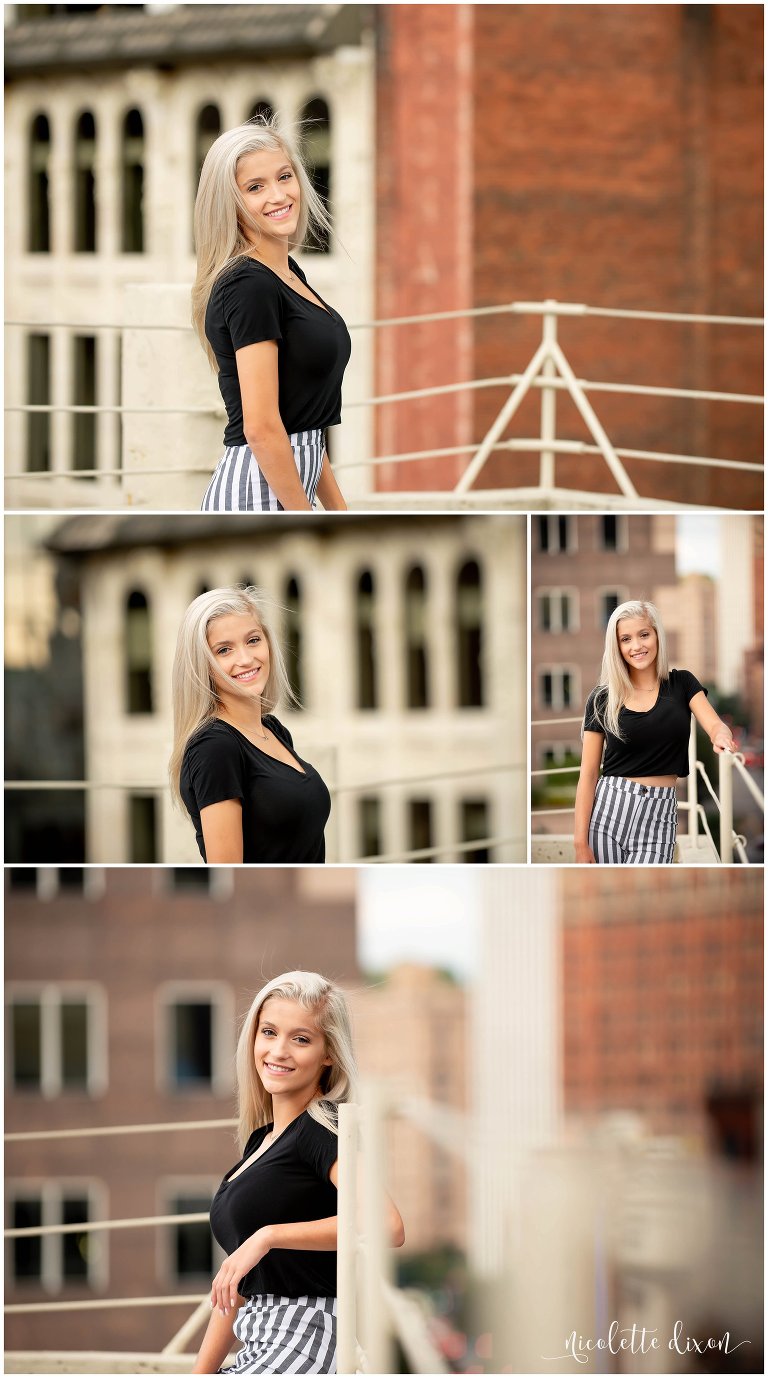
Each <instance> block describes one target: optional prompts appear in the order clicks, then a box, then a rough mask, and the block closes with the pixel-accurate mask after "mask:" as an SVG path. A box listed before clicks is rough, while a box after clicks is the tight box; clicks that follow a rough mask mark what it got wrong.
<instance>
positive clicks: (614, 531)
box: [600, 512, 619, 550]
mask: <svg viewBox="0 0 768 1378" xmlns="http://www.w3.org/2000/svg"><path fill="white" fill-rule="evenodd" d="M600 545H601V549H602V550H618V548H619V522H618V517H617V516H616V514H615V513H609V512H604V513H603V515H602V516H601V518H600Z"/></svg>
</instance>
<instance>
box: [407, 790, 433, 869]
mask: <svg viewBox="0 0 768 1378" xmlns="http://www.w3.org/2000/svg"><path fill="white" fill-rule="evenodd" d="M408 836H409V839H410V842H409V850H410V851H412V852H418V851H422V850H424V849H426V848H428V847H432V846H433V845H434V844H433V841H432V801H431V799H411V800H410V801H409V804H408ZM433 860H434V858H433V857H431V856H424V857H419V861H433Z"/></svg>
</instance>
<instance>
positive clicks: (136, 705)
mask: <svg viewBox="0 0 768 1378" xmlns="http://www.w3.org/2000/svg"><path fill="white" fill-rule="evenodd" d="M125 655H126V673H127V684H126V700H127V710H128V712H129V713H151V712H152V668H151V667H152V624H151V619H150V611H149V603H148V602H147V598H146V595H145V594H144V593H142V592H141V590H140V589H133V591H132V592H131V593H129V594H128V597H127V599H126V604H125Z"/></svg>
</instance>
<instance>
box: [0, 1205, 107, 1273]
mask: <svg viewBox="0 0 768 1378" xmlns="http://www.w3.org/2000/svg"><path fill="white" fill-rule="evenodd" d="M9 1215H10V1219H11V1221H12V1222H13V1228H14V1229H36V1228H40V1227H41V1226H48V1225H79V1224H88V1222H89V1221H90V1220H91V1219H92V1218H95V1215H96V1212H95V1211H93V1210H92V1208H91V1201H90V1195H89V1192H88V1189H87V1188H86V1189H83V1188H82V1187H80V1188H73V1189H69V1188H64V1187H61V1186H59V1185H58V1184H54V1183H48V1184H47V1186H46V1188H45V1190H44V1191H43V1190H37V1191H28V1190H24V1191H23V1192H19V1194H18V1195H14V1194H13V1193H10V1209H9ZM43 1238H45V1239H46V1246H45V1254H44V1252H43ZM11 1244H12V1247H11V1249H10V1250H9V1257H10V1270H11V1272H12V1276H13V1280H14V1281H15V1282H19V1283H22V1282H23V1283H43V1284H44V1285H45V1287H46V1290H48V1291H61V1290H62V1288H64V1287H66V1286H67V1284H68V1283H73V1284H75V1285H77V1284H80V1285H82V1283H83V1282H90V1281H92V1280H94V1270H95V1263H96V1255H97V1250H99V1245H98V1243H97V1241H96V1240H95V1236H92V1235H91V1234H90V1233H89V1232H88V1231H87V1230H83V1231H82V1233H78V1232H77V1231H75V1232H73V1233H71V1234H53V1235H47V1236H42V1235H33V1236H31V1237H29V1238H26V1239H14V1240H12V1241H11ZM103 1247H104V1246H103V1245H102V1246H101V1248H102V1249H103Z"/></svg>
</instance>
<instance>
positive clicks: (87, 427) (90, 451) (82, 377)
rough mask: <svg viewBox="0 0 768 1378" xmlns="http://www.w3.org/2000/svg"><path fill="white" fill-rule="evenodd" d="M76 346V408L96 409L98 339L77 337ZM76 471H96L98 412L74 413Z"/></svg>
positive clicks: (74, 398)
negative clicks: (94, 407)
mask: <svg viewBox="0 0 768 1378" xmlns="http://www.w3.org/2000/svg"><path fill="white" fill-rule="evenodd" d="M72 346H73V351H74V358H73V378H74V391H73V396H72V402H73V405H74V406H79V407H93V406H95V405H96V338H95V336H93V335H75V336H74V338H73V341H72ZM72 467H73V469H95V468H96V413H95V412H73V413H72Z"/></svg>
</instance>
